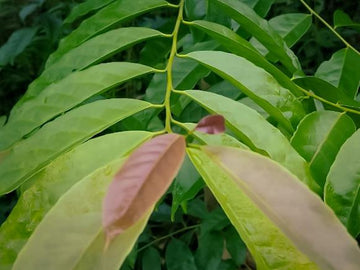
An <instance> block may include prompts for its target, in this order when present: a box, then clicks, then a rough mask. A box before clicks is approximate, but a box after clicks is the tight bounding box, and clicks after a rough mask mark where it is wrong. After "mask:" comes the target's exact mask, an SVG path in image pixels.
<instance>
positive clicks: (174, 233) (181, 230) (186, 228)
mask: <svg viewBox="0 0 360 270" xmlns="http://www.w3.org/2000/svg"><path fill="white" fill-rule="evenodd" d="M199 227H200V224H196V225H192V226H188V227H185V228H181V229H180V230H177V231H175V232H172V233H169V234H167V235H164V236H161V237H159V238H157V239H155V240H154V241H151V242H150V243H148V244H146V245H144V246H142V247H141V248H139V249H138V250H137V252H140V251H142V250H144V249H146V248H148V247H150V246H152V245H153V244H155V243H157V242H159V241H161V240H164V239H167V238H169V237H171V236H174V235H176V234H179V233H181V232H185V231H189V230H193V229H197V228H199Z"/></svg>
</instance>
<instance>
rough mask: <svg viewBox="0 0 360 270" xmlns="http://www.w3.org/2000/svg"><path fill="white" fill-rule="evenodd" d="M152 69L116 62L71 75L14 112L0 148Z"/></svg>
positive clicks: (1, 136)
mask: <svg viewBox="0 0 360 270" xmlns="http://www.w3.org/2000/svg"><path fill="white" fill-rule="evenodd" d="M150 72H153V69H152V68H150V67H147V66H144V65H140V64H135V63H126V62H123V63H116V62H114V63H107V64H100V65H97V66H94V67H91V68H89V69H87V70H84V71H81V72H76V73H73V74H71V75H70V76H68V77H67V78H65V79H63V80H61V81H59V82H58V83H55V84H52V85H51V86H49V87H48V88H46V89H45V90H44V91H43V92H41V93H40V95H38V96H36V97H35V98H34V99H31V100H29V101H27V102H25V103H23V104H22V105H21V106H20V107H18V109H17V110H16V111H13V113H12V114H11V117H10V118H9V121H8V123H7V124H6V126H5V127H4V128H3V129H1V130H0V150H3V149H6V148H8V147H10V146H11V145H12V144H14V143H15V142H16V141H19V140H20V139H21V138H22V137H23V136H24V135H26V134H28V133H30V132H31V131H33V130H34V129H35V128H37V127H39V126H40V125H42V124H44V123H45V122H47V121H49V120H50V119H53V118H54V117H55V116H57V115H59V114H61V113H64V112H66V111H67V110H69V109H71V108H73V107H75V106H76V105H78V104H80V103H81V102H83V101H85V100H87V99H88V98H90V97H92V96H94V95H96V94H100V93H102V92H105V91H107V90H109V89H112V88H114V87H116V86H118V85H119V84H121V83H123V82H126V81H128V80H130V79H132V78H135V77H138V76H141V75H144V74H148V73H150Z"/></svg>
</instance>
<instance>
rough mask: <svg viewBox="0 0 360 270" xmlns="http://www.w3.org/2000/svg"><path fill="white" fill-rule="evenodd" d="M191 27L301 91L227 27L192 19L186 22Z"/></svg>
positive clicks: (279, 80) (284, 83)
mask: <svg viewBox="0 0 360 270" xmlns="http://www.w3.org/2000/svg"><path fill="white" fill-rule="evenodd" d="M187 24H189V25H190V26H192V27H196V28H198V29H200V30H202V31H204V32H205V33H207V34H208V35H209V36H211V37H212V38H214V39H216V40H217V41H218V42H219V43H221V45H222V46H224V47H225V48H226V49H228V50H229V51H230V52H232V53H234V54H237V55H239V56H241V57H244V58H246V59H248V60H249V61H250V62H252V63H253V64H255V65H257V66H259V67H262V68H263V69H265V70H266V71H267V72H269V73H270V74H271V75H272V76H274V78H275V79H276V80H277V81H278V82H279V83H280V84H281V85H282V86H283V87H285V88H287V89H289V90H290V91H291V92H292V93H294V94H295V95H297V96H298V95H301V92H300V91H299V89H298V88H297V87H296V85H295V84H294V83H293V82H292V81H291V80H290V79H289V77H288V76H287V75H285V74H284V72H282V71H280V70H279V69H278V68H277V67H276V66H274V65H272V64H271V63H269V62H268V61H267V60H266V59H265V57H264V56H262V55H261V54H260V53H259V52H258V51H257V50H256V49H255V47H254V46H253V45H251V44H250V43H249V42H248V41H247V40H245V39H244V38H242V37H240V36H239V35H237V34H236V33H235V32H233V31H232V30H230V29H229V28H227V27H225V26H223V25H220V24H216V23H213V22H207V21H193V22H188V23H187Z"/></svg>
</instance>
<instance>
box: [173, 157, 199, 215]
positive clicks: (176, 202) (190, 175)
mask: <svg viewBox="0 0 360 270" xmlns="http://www.w3.org/2000/svg"><path fill="white" fill-rule="evenodd" d="M203 186H204V183H203V181H202V180H201V178H200V175H199V173H198V172H197V170H196V169H195V168H194V166H193V165H192V163H191V161H190V159H189V157H188V156H186V157H185V160H184V162H183V164H182V167H181V168H180V171H179V173H178V174H177V176H176V178H175V180H174V184H173V188H172V192H171V193H172V205H171V219H172V220H175V214H176V210H177V209H178V208H179V206H180V205H183V204H184V203H186V202H187V201H189V200H191V199H193V198H194V197H195V196H196V194H197V193H198V192H199V191H200V190H201V189H202V188H203Z"/></svg>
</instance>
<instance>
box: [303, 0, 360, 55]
mask: <svg viewBox="0 0 360 270" xmlns="http://www.w3.org/2000/svg"><path fill="white" fill-rule="evenodd" d="M300 2H301V3H302V4H303V5H304V6H305V7H306V8H307V9H308V10H309V11H310V13H311V14H313V15H314V16H315V17H316V18H318V20H319V21H321V22H322V23H323V24H324V25H325V26H326V27H327V28H328V29H329V30H330V31H331V32H333V33H334V35H335V36H337V37H338V39H340V40H341V41H342V42H343V43H344V44H345V46H347V47H349V48H351V49H352V50H353V51H354V52H356V53H357V54H359V55H360V52H359V51H358V50H356V49H355V48H354V47H353V46H351V44H350V43H349V42H347V41H346V40H345V39H344V38H343V37H342V36H341V35H340V34H339V33H338V32H337V31H336V30H335V29H334V28H333V27H332V26H331V25H330V24H328V23H327V22H326V21H325V20H324V19H323V18H322V17H321V16H320V15H319V14H318V13H317V12H316V11H315V10H313V9H312V8H311V7H310V6H309V5H308V4H306V2H305V1H304V0H300Z"/></svg>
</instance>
